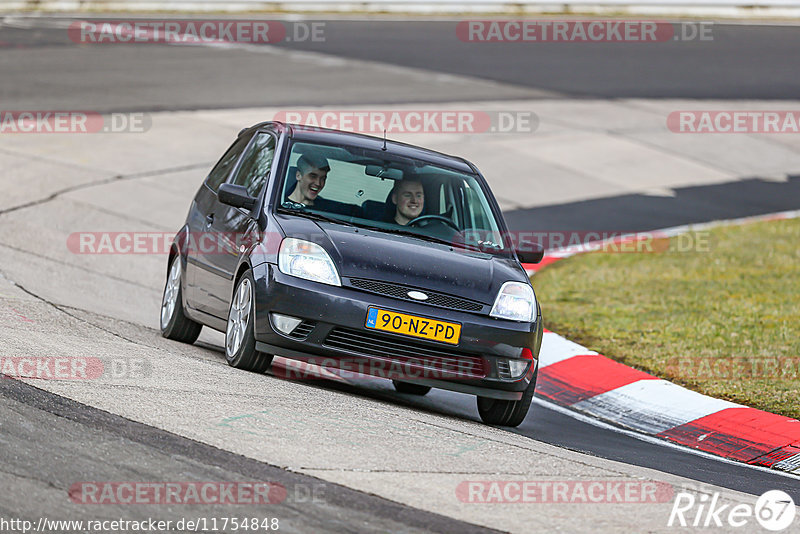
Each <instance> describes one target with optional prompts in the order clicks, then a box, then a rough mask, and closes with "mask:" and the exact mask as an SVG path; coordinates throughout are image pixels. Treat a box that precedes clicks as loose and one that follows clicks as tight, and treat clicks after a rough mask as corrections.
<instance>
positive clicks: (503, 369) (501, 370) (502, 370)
mask: <svg viewBox="0 0 800 534" xmlns="http://www.w3.org/2000/svg"><path fill="white" fill-rule="evenodd" d="M497 376H498V377H499V378H505V379H510V378H511V367H509V365H508V360H505V359H503V358H498V359H497Z"/></svg>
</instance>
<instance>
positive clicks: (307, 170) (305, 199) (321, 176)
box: [289, 153, 331, 206]
mask: <svg viewBox="0 0 800 534" xmlns="http://www.w3.org/2000/svg"><path fill="white" fill-rule="evenodd" d="M330 170H331V167H330V165H329V164H328V160H327V159H325V158H324V157H323V156H320V155H317V154H313V153H306V154H303V155H302V156H300V159H298V160H297V174H296V178H297V185H296V186H295V188H294V191H292V194H291V195H289V200H291V201H292V202H297V203H299V204H303V205H305V206H313V205H314V201H315V200H317V197H319V193H320V191H322V188H324V187H325V181H326V180H327V179H328V171H330ZM321 200H324V199H321Z"/></svg>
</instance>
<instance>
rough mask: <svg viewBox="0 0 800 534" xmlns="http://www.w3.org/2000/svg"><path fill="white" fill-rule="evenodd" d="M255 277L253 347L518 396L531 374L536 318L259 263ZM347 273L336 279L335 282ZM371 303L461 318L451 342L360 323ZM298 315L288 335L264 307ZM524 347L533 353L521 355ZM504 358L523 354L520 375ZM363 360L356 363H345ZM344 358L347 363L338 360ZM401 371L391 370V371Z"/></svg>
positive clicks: (487, 393)
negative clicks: (432, 302) (402, 296)
mask: <svg viewBox="0 0 800 534" xmlns="http://www.w3.org/2000/svg"><path fill="white" fill-rule="evenodd" d="M253 275H254V278H255V338H256V348H257V349H258V350H260V351H263V352H266V353H269V354H274V355H277V356H282V357H286V358H290V359H295V360H306V361H312V362H315V363H316V362H319V361H320V360H323V361H326V362H328V363H327V364H326V365H329V366H331V365H332V366H333V367H336V362H343V363H342V368H345V369H354V368H357V369H359V370H362V369H363V370H365V371H366V373H367V374H371V375H374V376H379V377H383V378H395V379H399V380H402V381H406V382H414V383H419V384H424V385H429V386H432V387H437V388H442V389H449V390H453V391H460V392H462V393H470V394H474V395H479V396H483V397H490V398H498V399H505V400H518V399H520V398H521V396H522V392H523V391H524V390H525V389H526V388H527V387H528V386H529V385H530V383H531V381H532V380H534V376H535V372H536V367H537V364H538V356H539V347H540V345H541V339H542V322H541V317H537V320H536V321H535V322H534V323H519V322H515V321H505V320H499V319H494V318H492V317H488V316H485V315H479V314H475V313H469V312H463V311H457V310H451V309H446V308H440V307H434V306H429V305H425V304H421V303H417V302H410V301H405V300H399V299H395V298H390V297H385V296H382V295H378V294H374V293H368V292H365V291H361V290H358V289H354V288H352V287H346V286H343V287H338V286H330V285H325V284H321V283H317V282H311V281H308V280H303V279H300V278H296V277H293V276H289V275H286V274H283V273H281V272H280V271H279V270H278V268H277V266H276V265H273V264H269V263H264V264H261V265H258V266H256V267H255V268H254V270H253ZM346 283H347V279H346V278H345V279H343V284H346ZM370 307H379V308H381V309H386V310H390V311H395V312H399V313H404V314H409V315H415V316H420V317H424V318H431V319H436V320H440V321H447V322H455V323H459V324H461V336H460V340H459V343H458V344H457V345H451V344H446V343H441V342H436V341H429V340H426V339H419V338H416V337H410V336H405V335H400V334H393V333H388V332H382V331H377V330H374V329H368V328H367V327H366V326H365V323H366V317H367V310H368V308H370ZM271 313H278V314H282V315H288V316H291V317H296V318H299V319H303V323H301V327H298V328H296V329H295V330H294V331H292V332H291V333H290V334H288V335H287V334H283V333H281V332H279V331H278V330H277V329H276V328H275V327H274V325H273V323H272V321H271V318H270V314H271ZM525 348H528V349H530V351H531V353H532V355H533V360H532V361H530V360H525V358H523V349H525ZM510 360H525V361H530V364H529V365H528V367H527V369H526V370H525V371H524V373H523V374H522V375H521V376H517V377H514V376H512V375H511V373H510V371H509V367H508V362H509V361H510ZM356 361H358V362H365V364H359V365H358V367H354V366H353V362H356ZM344 362H347V363H344ZM398 370H401V372H402V374H400V375H398V374H397V371H398Z"/></svg>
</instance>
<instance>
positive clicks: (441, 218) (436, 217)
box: [408, 215, 461, 232]
mask: <svg viewBox="0 0 800 534" xmlns="http://www.w3.org/2000/svg"><path fill="white" fill-rule="evenodd" d="M425 221H439V222H443V223H445V224H446V225H447V226H449V227H450V228H452V229H453V230H455V231H456V232H460V231H461V229H460V228H459V227H458V226H456V223H454V222H453V221H452V220H451V219H448V218H447V217H444V216H442V215H421V216H419V217H417V218H416V219H413V220H411V221H409V222H408V226H415V225H416V224H417V223H420V222H425Z"/></svg>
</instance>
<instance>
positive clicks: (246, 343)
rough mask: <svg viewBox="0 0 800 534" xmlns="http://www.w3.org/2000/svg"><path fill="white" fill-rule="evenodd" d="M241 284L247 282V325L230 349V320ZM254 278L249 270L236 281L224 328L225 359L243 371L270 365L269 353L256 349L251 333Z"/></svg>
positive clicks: (256, 369) (253, 313)
mask: <svg viewBox="0 0 800 534" xmlns="http://www.w3.org/2000/svg"><path fill="white" fill-rule="evenodd" d="M243 284H249V288H250V289H249V291H250V297H249V303H248V306H249V312H248V315H247V319H246V320H247V325H246V327H245V328H244V333H243V338H242V340H241V342H240V343H239V346H238V348H237V349H236V350H234V351H232V352H231V350H230V348H229V343H228V342H229V336H231V335H232V331H231V320H232V313H233V308H234V304H235V303H236V299H237V295H238V294H239V291H240V289H241V286H242V285H243ZM254 288H255V280H254V279H253V273H252V272H251V271H249V270H248V271H247V272H245V273H244V274H243V275H242V276H241V278H239V280H237V282H236V288H235V289H234V291H233V298H231V305H230V308H229V311H228V327H227V328H226V329H225V359H226V360H227V361H228V364H229V365H230V366H231V367H235V368H237V369H244V370H245V371H252V372H254V373H264V372H265V371H266V370H267V369H269V367H270V365H272V358H273V356H272V355H271V354H266V353H263V352H259V351H257V350H256V338H255V335H254V334H253V330H254V322H255V291H254Z"/></svg>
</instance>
